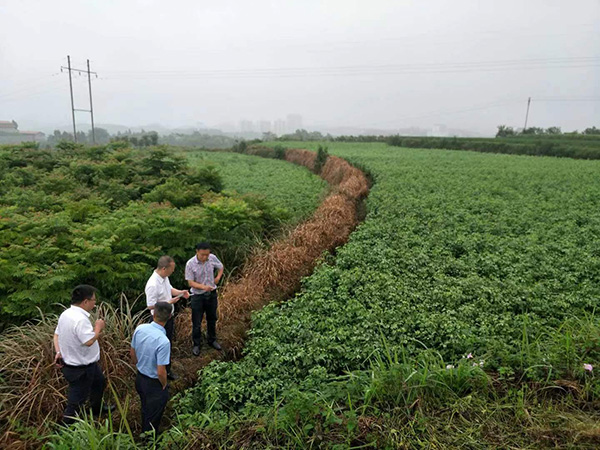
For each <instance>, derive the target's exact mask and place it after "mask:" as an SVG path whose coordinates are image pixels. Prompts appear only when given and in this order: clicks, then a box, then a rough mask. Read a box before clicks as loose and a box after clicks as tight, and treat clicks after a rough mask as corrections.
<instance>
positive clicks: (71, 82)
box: [60, 55, 77, 142]
mask: <svg viewBox="0 0 600 450" xmlns="http://www.w3.org/2000/svg"><path fill="white" fill-rule="evenodd" d="M67 65H68V66H69V67H68V68H69V87H70V88H71V114H72V115H73V139H74V140H75V142H77V129H76V128H75V103H74V101H73V80H72V79H71V57H70V56H69V55H67ZM60 70H61V71H62V67H61V68H60Z"/></svg>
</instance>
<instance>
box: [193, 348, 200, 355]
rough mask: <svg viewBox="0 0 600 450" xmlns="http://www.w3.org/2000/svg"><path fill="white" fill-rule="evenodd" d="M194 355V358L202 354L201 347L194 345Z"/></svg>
mask: <svg viewBox="0 0 600 450" xmlns="http://www.w3.org/2000/svg"><path fill="white" fill-rule="evenodd" d="M192 353H193V354H194V356H198V355H199V354H200V346H199V345H194V348H193V349H192Z"/></svg>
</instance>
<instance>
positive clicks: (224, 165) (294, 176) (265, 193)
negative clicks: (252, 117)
mask: <svg viewBox="0 0 600 450" xmlns="http://www.w3.org/2000/svg"><path fill="white" fill-rule="evenodd" d="M281 149H282V150H283V153H285V149H284V148H283V147H281ZM250 150H251V151H252V152H254V150H255V148H254V147H253V148H252V149H250ZM265 150H268V153H267V157H272V156H273V155H276V153H274V151H273V150H271V149H265ZM186 154H187V155H188V158H189V160H190V165H191V166H192V167H199V168H204V167H215V169H216V171H217V172H218V173H219V174H220V176H221V177H222V179H223V184H224V186H225V187H226V188H227V190H228V191H236V192H238V193H240V194H243V195H247V194H252V196H253V197H254V198H257V197H256V196H260V197H262V198H264V200H265V201H266V202H267V204H268V205H269V206H270V207H269V210H271V211H278V212H279V214H280V215H281V217H282V218H286V221H289V222H291V223H297V222H298V221H300V220H302V219H304V218H306V217H307V216H308V215H309V214H310V213H311V212H312V211H314V210H315V209H316V208H317V206H318V205H319V204H320V202H321V200H322V198H323V195H324V193H325V192H326V189H327V183H325V182H324V181H323V180H321V179H320V178H319V177H316V176H315V175H313V174H312V173H311V172H310V171H308V170H307V169H305V168H303V167H298V166H295V165H292V164H290V163H288V162H285V161H274V160H273V159H263V158H257V157H254V156H246V155H242V154H239V153H231V152H228V153H225V152H200V151H197V150H196V151H189V152H187V153H186Z"/></svg>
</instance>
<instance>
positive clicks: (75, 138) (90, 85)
mask: <svg viewBox="0 0 600 450" xmlns="http://www.w3.org/2000/svg"><path fill="white" fill-rule="evenodd" d="M63 69H67V70H68V71H69V88H70V89H71V113H72V115H73V139H74V140H75V142H77V128H76V127H75V111H83V112H89V113H90V114H91V117H92V142H93V143H94V144H95V143H96V130H95V129H94V107H93V104H92V79H91V74H92V73H93V74H94V75H96V78H98V74H97V73H96V72H91V71H90V60H89V59H88V60H87V70H83V69H74V68H72V67H71V57H70V56H69V55H67V67H63V66H60V71H61V72H62V71H63ZM71 72H79V74H80V75H81V74H82V73H87V76H88V87H89V92H90V109H76V108H75V102H74V100H73V80H72V77H71Z"/></svg>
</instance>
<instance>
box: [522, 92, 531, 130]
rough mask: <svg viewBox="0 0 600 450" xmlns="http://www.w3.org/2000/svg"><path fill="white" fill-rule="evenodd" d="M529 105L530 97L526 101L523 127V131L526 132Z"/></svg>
mask: <svg viewBox="0 0 600 450" xmlns="http://www.w3.org/2000/svg"><path fill="white" fill-rule="evenodd" d="M530 104H531V97H529V98H528V99H527V112H526V113H525V126H524V127H523V131H525V130H527V119H528V118H529V105H530Z"/></svg>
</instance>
